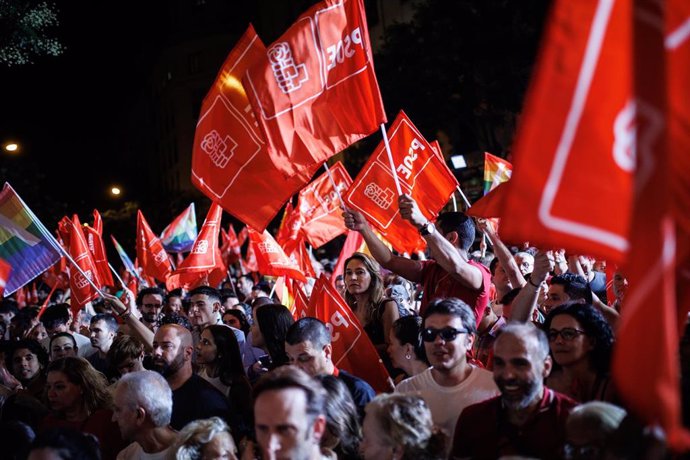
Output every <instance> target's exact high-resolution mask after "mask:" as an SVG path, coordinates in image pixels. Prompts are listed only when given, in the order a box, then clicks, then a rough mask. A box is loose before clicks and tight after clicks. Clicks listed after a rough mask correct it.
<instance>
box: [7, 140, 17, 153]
mask: <svg viewBox="0 0 690 460" xmlns="http://www.w3.org/2000/svg"><path fill="white" fill-rule="evenodd" d="M4 148H5V151H6V152H10V153H14V152H16V151H18V150H19V144H17V143H15V142H9V143H7V144H5V147H4Z"/></svg>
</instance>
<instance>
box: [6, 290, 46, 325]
mask: <svg viewBox="0 0 690 460" xmlns="http://www.w3.org/2000/svg"><path fill="white" fill-rule="evenodd" d="M56 289H57V284H56V285H54V286H53V287H52V288H51V289H50V292H49V293H48V296H47V297H46V299H45V300H44V301H43V305H41V309H40V310H38V316H37V318H38V319H41V316H43V312H45V311H46V308H48V304H49V303H50V298H51V297H53V294H54V293H55V290H56ZM0 295H2V292H0Z"/></svg>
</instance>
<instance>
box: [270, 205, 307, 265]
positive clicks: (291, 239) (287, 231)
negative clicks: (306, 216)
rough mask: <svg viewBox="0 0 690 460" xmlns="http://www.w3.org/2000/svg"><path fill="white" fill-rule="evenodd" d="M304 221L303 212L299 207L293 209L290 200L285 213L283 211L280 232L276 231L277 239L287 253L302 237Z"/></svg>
mask: <svg viewBox="0 0 690 460" xmlns="http://www.w3.org/2000/svg"><path fill="white" fill-rule="evenodd" d="M302 222H303V219H302V213H301V212H300V210H299V207H298V208H297V209H293V207H292V203H291V202H290V201H288V203H287V205H286V206H285V213H283V220H282V221H281V222H280V227H278V233H276V241H277V242H278V244H279V245H280V246H281V247H282V248H283V249H284V250H285V252H286V253H290V252H292V251H293V250H294V247H295V246H296V245H297V242H298V241H299V239H300V238H301V235H300V233H301V230H302Z"/></svg>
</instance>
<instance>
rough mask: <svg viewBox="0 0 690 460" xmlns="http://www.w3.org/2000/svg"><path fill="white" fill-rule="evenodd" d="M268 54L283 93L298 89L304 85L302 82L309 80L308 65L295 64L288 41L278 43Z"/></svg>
mask: <svg viewBox="0 0 690 460" xmlns="http://www.w3.org/2000/svg"><path fill="white" fill-rule="evenodd" d="M267 54H268V60H269V62H270V63H271V69H272V70H273V76H274V77H275V79H276V83H278V87H280V90H281V91H282V92H283V94H289V93H292V92H293V91H297V90H298V89H300V88H301V87H302V83H304V82H306V81H308V80H309V75H308V74H307V68H306V66H305V65H304V64H299V65H296V64H295V60H294V59H293V57H292V51H291V50H290V45H288V44H287V42H280V43H276V44H275V45H273V46H271V47H270V48H269V49H268V51H267Z"/></svg>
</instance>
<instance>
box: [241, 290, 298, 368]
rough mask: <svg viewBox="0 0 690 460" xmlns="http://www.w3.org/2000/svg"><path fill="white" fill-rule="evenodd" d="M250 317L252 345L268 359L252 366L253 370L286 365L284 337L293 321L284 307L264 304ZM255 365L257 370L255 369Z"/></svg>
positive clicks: (255, 309)
mask: <svg viewBox="0 0 690 460" xmlns="http://www.w3.org/2000/svg"><path fill="white" fill-rule="evenodd" d="M252 315H253V316H254V324H252V329H251V335H252V345H253V346H255V347H258V348H261V349H262V350H264V351H265V352H266V353H267V355H268V357H267V358H268V359H266V360H263V362H262V361H260V362H259V363H257V364H256V365H254V366H253V370H254V371H255V372H256V371H260V369H261V368H263V369H267V370H272V369H275V368H276V367H279V366H283V365H285V364H288V362H289V358H288V356H287V353H285V335H286V334H287V330H288V329H289V328H290V326H291V325H292V323H294V322H295V319H294V318H293V317H292V314H291V313H290V311H289V310H288V309H287V308H286V307H285V305H281V304H277V303H269V304H264V305H261V306H259V307H254V309H253V312H252ZM257 365H258V366H259V369H257Z"/></svg>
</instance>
